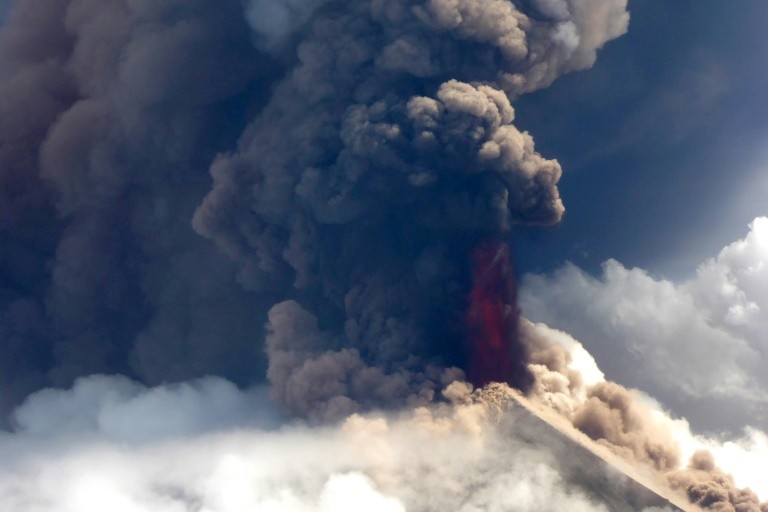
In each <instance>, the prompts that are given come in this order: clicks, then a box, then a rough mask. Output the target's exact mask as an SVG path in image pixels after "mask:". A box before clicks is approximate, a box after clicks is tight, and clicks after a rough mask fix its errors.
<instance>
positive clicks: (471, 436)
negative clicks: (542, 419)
mask: <svg viewBox="0 0 768 512" xmlns="http://www.w3.org/2000/svg"><path fill="white" fill-rule="evenodd" d="M452 386H453V387H452V388H451V389H450V391H448V392H447V393H446V394H447V395H448V396H450V397H451V398H452V400H453V402H452V403H451V404H442V405H436V406H435V407H433V408H430V409H427V408H420V409H416V410H414V411H410V412H407V413H403V414H402V415H401V416H398V417H397V418H386V417H383V416H367V417H363V416H359V415H354V416H351V417H350V418H348V419H347V420H346V421H345V422H344V423H343V424H341V425H338V426H334V427H325V428H317V427H316V428H309V427H304V426H295V425H294V426H281V427H277V425H278V424H279V421H278V420H279V418H278V415H277V414H276V413H274V412H273V411H271V408H270V407H269V405H268V403H267V402H266V399H265V396H264V395H263V390H252V391H239V390H237V388H235V387H234V386H233V385H232V384H230V383H228V382H226V381H223V380H221V379H205V380H202V381H197V382H192V383H187V384H183V385H176V386H163V387H158V388H145V387H142V386H140V385H137V384H135V383H132V382H130V381H128V380H126V379H124V378H120V377H104V376H95V377H88V378H84V379H80V380H79V381H78V382H77V383H76V385H75V386H74V387H73V388H72V389H70V390H45V391H42V392H39V393H36V394H34V395H32V396H31V397H30V398H29V399H28V400H27V401H26V402H25V403H24V404H23V405H22V406H21V407H20V408H19V409H18V410H17V411H16V414H15V420H16V423H17V426H16V429H15V432H13V433H1V434H0V503H2V508H3V509H4V510H13V511H17V512H27V511H30V512H31V511H34V512H48V511H51V512H53V511H56V512H97V511H98V512H101V511H103V510H105V508H107V509H109V510H110V511H111V512H150V511H152V512H156V511H158V510H162V511H164V512H191V511H195V512H242V511H244V510H248V511H251V512H254V511H258V512H267V511H270V512H271V511H291V512H304V511H306V512H309V511H316V512H345V511H353V510H355V511H357V510H368V511H372V512H401V511H405V510H408V511H409V512H417V511H427V510H457V511H464V512H470V511H471V512H479V511H486V512H493V511H499V512H500V511H506V510H519V511H547V510H565V509H567V510H572V511H585V512H586V511H607V510H608V509H607V508H606V507H605V506H604V505H601V504H598V503H595V502H594V501H593V499H594V498H590V497H588V496H587V495H586V494H585V493H582V492H581V491H580V490H579V489H577V488H575V487H573V486H571V485H569V484H567V483H566V482H564V480H563V477H562V476H561V473H560V470H559V469H558V463H557V462H556V459H555V457H554V456H553V455H552V454H551V453H549V452H548V451H547V450H546V449H545V448H544V446H541V447H539V446H536V445H532V444H531V443H530V442H527V443H526V442H523V441H521V440H519V439H517V438H516V437H515V436H514V435H512V434H510V432H509V430H508V428H507V426H508V423H509V422H508V421H507V419H508V418H509V414H508V413H509V410H508V406H509V403H508V402H506V401H505V399H504V396H503V393H502V394H501V395H493V394H488V395H486V396H478V395H477V394H474V395H471V396H470V395H469V394H468V388H467V387H466V385H460V384H455V385H452ZM257 413H258V415H257Z"/></svg>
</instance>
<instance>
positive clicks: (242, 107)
mask: <svg viewBox="0 0 768 512" xmlns="http://www.w3.org/2000/svg"><path fill="white" fill-rule="evenodd" d="M250 38H251V32H250V29H249V27H248V25H247V24H246V22H245V20H244V17H243V12H242V8H241V5H240V2H238V1H236V0H225V1H217V2H210V1H203V0H193V1H186V0H185V1H175V0H164V1H159V2H143V1H141V2H126V1H123V0H108V1H102V0H98V1H92V0H42V1H26V0H22V1H20V2H18V3H17V6H16V7H15V9H14V11H13V12H12V14H11V15H10V17H9V18H8V20H7V22H6V24H5V25H4V26H3V28H2V32H0V94H2V97H3V101H2V102H1V103H0V120H1V121H0V247H2V250H1V251H0V352H1V353H2V354H3V357H2V358H1V359H0V409H2V410H4V411H7V409H8V408H10V407H12V406H13V404H14V403H15V402H16V401H17V400H18V399H19V398H20V397H21V396H23V395H24V394H26V393H28V392H29V391H31V390H33V389H35V388H38V387H41V386H45V385H51V384H54V385H64V384H67V383H69V382H71V380H72V379H73V378H74V377H77V376H79V375H87V374H91V373H96V372H120V373H125V374H128V375H133V376H135V377H139V378H141V379H142V380H144V381H146V382H161V381H165V380H174V379H184V378H188V377H191V376H196V375H203V374H206V373H218V374H223V375H227V376H229V377H230V378H233V379H236V380H237V381H238V382H245V381H247V380H249V379H251V378H252V377H251V375H252V373H253V372H254V369H256V368H259V366H262V367H263V366H264V362H263V360H262V358H261V357H260V350H258V347H257V345H256V341H254V333H255V332H258V331H259V329H260V328H261V325H262V324H263V320H262V319H261V318H259V317H258V315H256V316H254V311H256V312H258V311H259V307H261V309H262V311H266V306H259V303H260V302H263V301H264V298H258V297H254V296H252V295H248V294H246V293H244V292H243V290H242V289H241V287H240V286H238V285H237V284H236V282H235V280H234V271H233V269H232V268H231V267H232V264H231V263H230V262H229V260H228V259H227V258H226V257H223V256H222V255H220V254H219V252H218V251H217V250H216V249H215V248H214V247H212V246H211V244H210V243H208V242H207V241H206V240H203V239H201V238H200V237H199V235H197V234H196V233H195V232H194V231H193V229H192V228H191V226H190V221H189V219H190V218H191V216H192V214H193V212H194V209H195V208H196V207H197V205H198V203H199V201H201V200H202V198H203V197H204V195H205V193H206V192H207V191H208V189H209V180H210V178H209V175H208V167H209V162H210V161H211V159H212V157H213V156H214V155H215V154H216V152H218V151H220V150H222V149H225V148H227V147H230V146H232V145H233V144H234V141H235V138H236V136H237V134H238V133H239V131H240V130H241V129H242V126H243V124H244V119H243V114H242V113H245V112H248V111H249V109H250V110H253V108H255V107H257V103H258V101H259V98H260V96H261V95H262V94H263V93H264V90H265V89H264V88H265V87H266V86H267V85H268V82H269V80H270V79H269V77H270V76H272V75H274V74H275V73H276V68H275V65H274V64H273V63H271V62H270V60H269V59H268V58H266V57H265V56H263V55H260V54H258V53H257V52H256V51H255V50H254V49H253V47H252V45H251V40H250Z"/></svg>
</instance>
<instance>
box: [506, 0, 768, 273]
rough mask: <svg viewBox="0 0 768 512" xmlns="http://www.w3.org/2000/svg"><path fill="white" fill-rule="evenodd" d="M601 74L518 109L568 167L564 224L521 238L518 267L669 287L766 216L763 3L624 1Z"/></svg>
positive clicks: (574, 77)
mask: <svg viewBox="0 0 768 512" xmlns="http://www.w3.org/2000/svg"><path fill="white" fill-rule="evenodd" d="M629 9H630V12H631V21H630V27H629V31H628V33H627V34H626V35H624V36H623V37H621V38H618V39H617V40H615V41H612V42H611V43H609V44H608V45H607V46H606V47H605V48H604V49H603V51H602V52H601V53H600V56H599V58H598V60H597V63H596V65H595V66H594V67H593V68H592V69H590V70H588V71H585V72H581V73H574V74H571V75H567V76H564V77H561V79H559V80H558V81H557V82H555V83H554V84H553V85H552V86H551V87H550V88H548V89H545V90H542V91H539V92H536V93H534V94H531V95H528V96H524V97H523V98H521V100H520V101H519V102H518V103H517V104H516V107H517V112H518V119H519V123H520V125H521V126H522V127H524V128H525V129H528V130H529V131H530V132H531V133H532V134H533V135H534V136H535V138H536V144H537V148H538V149H539V150H540V151H541V152H542V154H544V155H546V156H549V157H554V158H557V159H558V160H559V161H560V163H561V164H562V166H563V169H564V177H563V179H562V181H561V186H560V190H561V193H562V196H563V200H564V203H565V205H566V211H567V212H566V215H565V217H564V219H563V221H562V222H561V223H560V224H559V225H558V226H556V227H554V228H551V229H547V230H540V229H536V228H534V229H525V230H524V235H523V236H522V237H521V238H522V240H521V241H519V242H518V255H519V256H518V257H519V265H520V267H521V270H523V271H528V270H539V271H540V270H547V269H551V268H553V267H554V266H557V265H559V263H560V262H562V260H563V259H568V260H571V261H573V262H574V263H576V264H578V265H580V266H583V267H585V268H586V269H588V270H590V271H592V272H595V271H597V269H598V265H599V264H600V263H601V262H602V261H604V260H606V259H608V258H615V259H618V260H619V261H621V262H623V263H624V264H626V265H628V266H640V267H643V268H646V269H649V270H651V271H652V272H654V273H657V274H660V275H664V276H667V277H671V278H682V277H686V276H690V275H691V274H692V272H693V271H694V270H695V268H696V266H697V265H698V263H700V262H701V261H703V260H704V259H705V258H706V257H709V256H711V255H713V254H715V253H716V252H717V251H718V250H719V249H720V248H721V247H723V246H724V245H725V244H727V243H728V242H730V241H732V240H734V239H736V238H738V237H739V236H741V235H742V234H743V232H744V231H745V229H746V225H747V224H748V223H749V222H750V221H751V220H752V219H753V218H754V217H756V216H758V215H761V214H765V213H766V209H765V199H766V197H767V196H768V178H765V176H766V173H765V170H764V169H765V166H766V159H767V158H768V154H767V153H766V151H765V149H764V148H765V140H766V138H767V137H768V116H767V115H766V113H768V112H767V111H768V101H766V100H765V91H766V90H768V68H766V66H765V65H764V62H765V54H766V48H768V34H767V33H766V31H765V24H766V21H768V4H766V3H765V2H760V1H754V0H748V1H743V2H737V3H735V4H733V3H725V2H719V1H716V0H714V1H713V0H703V1H690V0H682V1H675V2H660V1H647V0H639V1H634V2H630V5H629Z"/></svg>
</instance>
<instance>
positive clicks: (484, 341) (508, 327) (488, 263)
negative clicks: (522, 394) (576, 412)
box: [467, 241, 531, 389]
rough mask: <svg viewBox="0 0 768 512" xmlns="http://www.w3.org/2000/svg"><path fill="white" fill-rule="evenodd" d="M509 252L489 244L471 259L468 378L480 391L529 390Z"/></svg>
mask: <svg viewBox="0 0 768 512" xmlns="http://www.w3.org/2000/svg"><path fill="white" fill-rule="evenodd" d="M516 299H517V294H516V286H515V276H514V273H513V271H512V261H511V259H510V253H509V246H508V245H507V244H505V243H501V242H495V241H493V242H485V243H483V244H481V245H480V246H479V247H477V248H476V249H475V250H474V252H473V254H472V291H471V292H470V295H469V308H468V311H467V331H468V350H469V354H468V356H469V357H468V366H467V376H468V378H469V380H470V382H472V384H474V385H475V386H483V385H485V384H488V383H489V382H506V383H508V384H511V385H512V386H514V387H517V388H520V389H525V388H527V387H528V385H529V384H530V380H531V379H530V374H529V373H528V370H527V367H526V363H527V353H526V350H525V347H524V346H523V345H521V344H520V342H519V340H518V335H517V330H518V322H519V318H520V310H519V308H518V307H517V300H516Z"/></svg>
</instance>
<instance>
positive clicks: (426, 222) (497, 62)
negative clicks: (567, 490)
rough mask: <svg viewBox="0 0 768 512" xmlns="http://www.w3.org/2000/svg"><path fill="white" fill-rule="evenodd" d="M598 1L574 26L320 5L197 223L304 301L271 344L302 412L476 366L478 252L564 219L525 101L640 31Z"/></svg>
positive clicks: (496, 1) (395, 396) (397, 398)
mask: <svg viewBox="0 0 768 512" xmlns="http://www.w3.org/2000/svg"><path fill="white" fill-rule="evenodd" d="M275 5H280V6H281V7H280V8H281V9H282V8H285V9H289V8H290V7H291V5H292V4H290V3H281V4H275ZM302 5H303V6H304V7H305V8H309V7H310V5H309V4H302ZM595 5H596V4H595ZM595 5H592V4H591V3H589V2H587V3H584V2H573V3H572V4H570V3H569V4H568V6H567V10H568V15H567V16H566V17H565V18H563V19H560V18H557V19H555V18H552V17H551V16H547V15H546V14H545V13H544V12H543V11H542V10H541V9H535V8H533V7H532V6H527V5H526V6H523V5H518V4H516V3H512V2H508V1H502V0H489V1H482V2H477V1H471V2H469V1H467V2H465V1H458V2H447V1H437V0H434V1H427V2H409V1H400V0H396V1H365V2H355V3H349V2H346V3H340V2H325V3H323V5H322V6H316V7H317V9H316V10H315V11H314V14H313V16H312V19H311V20H310V21H308V22H307V24H306V27H305V28H304V29H302V30H301V32H300V33H299V34H296V35H295V37H296V38H297V56H298V58H297V60H296V62H295V63H294V64H293V67H292V68H291V69H290V70H289V71H288V72H287V73H286V75H285V77H284V78H283V79H281V80H280V81H279V82H278V83H277V84H276V85H275V87H274V91H273V93H272V96H271V98H270V100H269V102H268V103H267V105H266V106H265V107H264V109H263V110H262V111H261V112H260V114H259V115H258V116H257V117H256V118H255V119H254V120H253V122H252V123H251V124H250V125H249V127H248V128H247V129H246V130H245V132H244V135H243V137H242V138H241V139H240V141H239V145H238V150H237V151H235V152H232V153H229V154H222V155H220V156H219V158H217V160H216V162H215V163H214V164H213V166H212V170H211V173H212V175H213V178H214V186H213V189H212V191H211V192H210V193H209V194H208V196H207V197H206V198H205V200H204V202H203V203H202V205H201V206H200V208H199V209H198V210H197V212H196V214H195V217H194V226H195V228H196V229H197V230H198V232H199V233H201V234H202V235H204V236H206V237H208V238H210V239H212V240H214V241H215V242H216V243H217V244H218V246H219V247H221V248H222V249H223V250H224V251H225V252H227V253H228V254H230V255H231V256H232V257H233V258H234V259H235V260H236V261H237V262H238V264H239V268H240V272H239V275H238V278H239V280H240V282H241V283H243V285H244V286H246V287H247V288H248V289H251V290H255V291H257V292H263V291H264V290H270V291H272V292H279V293H281V294H283V295H286V296H289V297H290V298H291V302H286V303H281V304H278V305H276V306H275V307H274V308H272V310H271V311H270V313H269V324H268V329H269V336H268V339H267V352H268V357H269V360H270V367H269V372H268V376H269V378H270V381H271V382H272V384H273V385H274V386H275V390H276V391H275V392H276V395H277V396H278V397H280V399H281V401H282V402H283V403H284V404H285V405H286V406H287V407H288V408H289V410H292V411H294V412H298V413H305V414H306V413H309V414H310V415H311V416H313V417H318V418H328V417H334V416H336V415H339V414H343V413H348V412H350V411H353V410H356V409H357V408H358V407H359V406H360V405H364V404H365V403H366V402H367V401H371V400H374V401H375V402H378V403H387V401H390V402H394V403H403V402H406V403H418V402H420V401H423V400H425V399H426V400H428V399H430V398H431V397H432V395H433V394H434V391H435V390H436V389H437V388H439V387H440V385H441V383H444V382H445V381H446V379H448V380H449V379H450V378H453V376H455V372H450V371H449V373H448V374H446V373H445V372H444V371H441V370H440V369H442V368H447V367H454V366H455V367H459V368H462V369H464V368H466V366H467V362H466V359H467V355H466V351H467V347H466V341H465V339H466V337H467V336H466V332H465V331H466V326H465V325H464V322H463V318H464V315H465V313H464V312H465V310H466V309H467V307H468V306H467V304H466V301H467V296H468V294H469V288H470V284H471V283H470V280H471V275H470V274H471V272H470V260H471V252H472V250H473V249H474V247H475V246H476V245H478V244H479V243H480V242H481V241H482V240H483V239H485V238H489V237H494V236H498V235H499V234H501V233H504V232H505V231H507V230H509V229H510V227H511V226H512V225H513V224H515V223H519V222H528V223H541V224H549V223H553V222H556V221H557V220H559V218H560V216H561V215H562V213H563V206H562V203H561V201H560V198H559V195H558V192H557V188H556V184H557V181H558V179H559V177H560V174H561V170H560V166H559V165H558V163H557V162H556V161H554V160H548V159H546V158H544V157H542V156H541V155H539V154H538V153H537V152H536V151H535V149H534V144H533V139H532V138H531V136H530V135H528V134H527V133H525V132H521V131H520V130H519V129H518V128H517V127H515V125H514V124H513V122H514V109H513V108H512V105H511V104H510V98H514V97H516V96H517V95H519V94H523V93H525V92H529V91H533V90H536V89H538V88H540V87H544V86H546V85H548V84H549V83H550V82H551V81H552V80H554V79H555V78H556V77H557V76H558V75H560V74H561V73H564V72H567V71H571V70H574V69H581V68H584V67H587V66H589V65H591V64H592V62H593V61H594V57H595V50H596V49H597V48H598V47H600V46H601V45H602V44H603V43H604V42H606V41H607V40H608V39H610V38H613V37H616V36H617V35H619V34H621V33H622V32H623V31H624V30H625V29H626V21H627V14H626V12H625V9H624V7H625V3H624V2H610V4H605V3H603V4H602V5H603V6H604V7H609V8H600V9H595V8H594V7H595ZM276 8H277V7H276ZM257 30H258V27H257ZM566 33H567V34H569V37H564V35H563V34H566ZM523 371H524V368H523ZM520 380H521V381H524V380H525V379H520Z"/></svg>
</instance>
